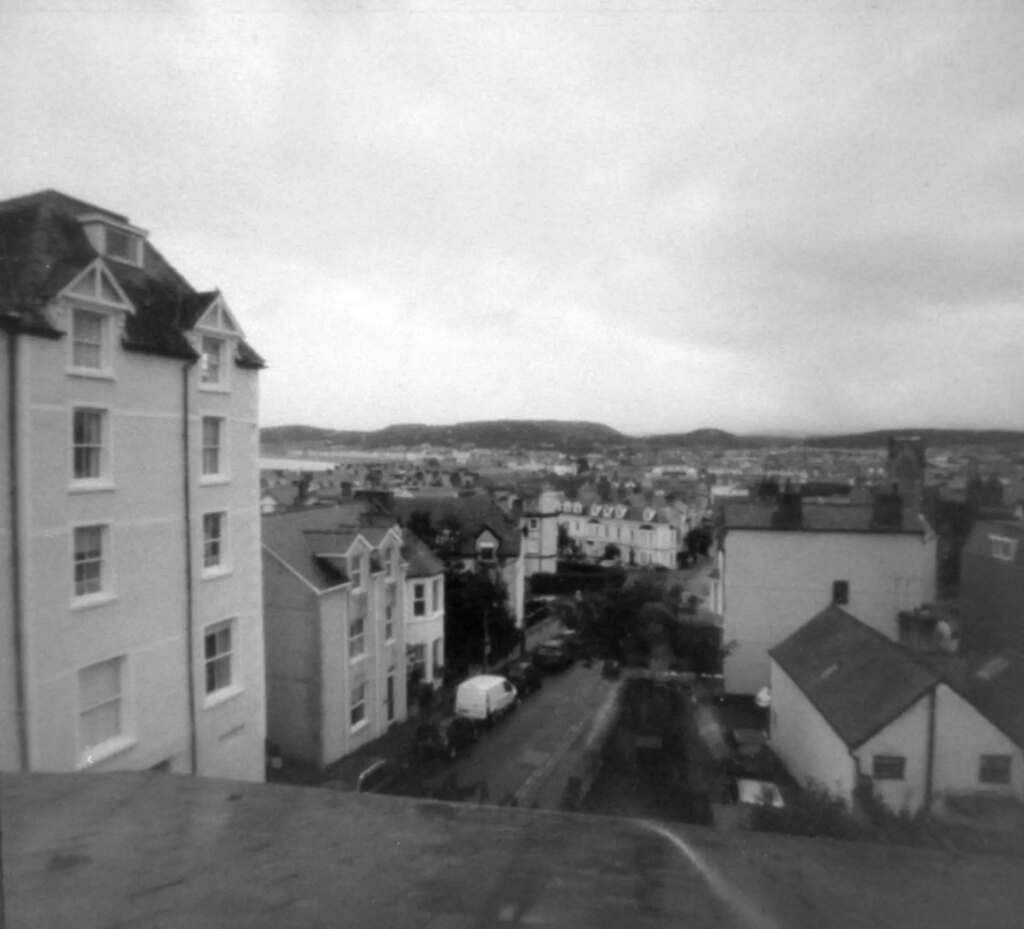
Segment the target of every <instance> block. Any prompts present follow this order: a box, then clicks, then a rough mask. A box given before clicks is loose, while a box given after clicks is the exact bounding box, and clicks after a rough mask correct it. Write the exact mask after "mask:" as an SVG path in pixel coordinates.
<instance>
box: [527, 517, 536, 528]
mask: <svg viewBox="0 0 1024 929" xmlns="http://www.w3.org/2000/svg"><path fill="white" fill-rule="evenodd" d="M528 525H529V527H530V528H531V529H536V528H537V520H535V519H531V520H530V521H529V523H528Z"/></svg>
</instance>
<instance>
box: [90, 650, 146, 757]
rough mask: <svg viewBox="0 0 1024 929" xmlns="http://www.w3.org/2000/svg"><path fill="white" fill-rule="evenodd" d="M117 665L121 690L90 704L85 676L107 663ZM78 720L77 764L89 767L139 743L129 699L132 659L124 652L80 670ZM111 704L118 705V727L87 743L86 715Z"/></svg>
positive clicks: (118, 685)
mask: <svg viewBox="0 0 1024 929" xmlns="http://www.w3.org/2000/svg"><path fill="white" fill-rule="evenodd" d="M109 665H113V666H114V667H116V669H117V693H116V694H115V695H113V696H111V697H107V698H106V699H103V700H98V701H95V702H92V703H90V704H88V705H85V704H84V701H83V690H84V689H85V688H84V687H83V676H84V675H86V674H88V672H90V671H94V670H96V669H98V668H101V667H103V666H109ZM77 683H78V722H77V724H76V732H77V735H76V739H77V767H78V768H88V767H91V766H92V765H95V764H98V763H99V762H101V761H103V760H104V759H106V758H109V757H111V756H112V755H116V754H118V753H120V752H123V751H125V750H127V749H129V748H131V747H132V746H133V745H134V744H135V739H134V737H133V736H132V725H131V724H132V719H131V713H130V710H131V707H130V703H129V700H128V694H129V693H130V681H129V677H128V661H127V658H126V657H125V656H124V655H116V656H114V657H112V658H107V659H105V660H104V661H97V662H95V663H94V664H91V665H87V666H86V667H84V668H80V669H79V670H78V678H77ZM111 704H116V705H117V731H116V732H115V733H113V734H111V735H110V736H109V737H107V738H105V739H103V740H102V741H100V742H96V743H94V744H91V745H87V744H85V740H84V738H83V725H82V722H83V718H84V717H85V716H86V715H88V714H92V713H96V712H97V711H100V710H102V709H103V708H104V707H107V706H110V705H111Z"/></svg>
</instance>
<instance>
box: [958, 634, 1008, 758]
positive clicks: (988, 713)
mask: <svg viewBox="0 0 1024 929" xmlns="http://www.w3.org/2000/svg"><path fill="white" fill-rule="evenodd" d="M954 689H958V688H954ZM961 693H962V695H963V696H964V697H965V698H966V699H967V700H968V701H969V702H970V703H971V705H972V706H973V707H974V708H975V709H976V710H977V711H978V712H979V713H981V715H982V716H984V717H985V718H986V719H987V720H988V721H989V722H990V723H992V725H994V726H995V727H996V728H997V729H999V730H1000V731H1001V732H1003V733H1004V734H1005V735H1006V736H1007V737H1008V738H1010V739H1012V740H1013V741H1014V743H1015V744H1016V745H1018V746H1020V747H1021V748H1024V655H1020V654H1019V653H1017V652H1014V651H1006V652H1002V653H1000V654H999V655H996V656H989V657H987V658H985V659H984V660H983V661H981V662H980V663H979V664H978V665H977V667H975V668H974V670H973V671H972V673H971V674H970V676H969V677H968V679H967V681H966V682H965V684H964V686H963V688H962V690H961Z"/></svg>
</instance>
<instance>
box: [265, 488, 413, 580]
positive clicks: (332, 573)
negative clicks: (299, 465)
mask: <svg viewBox="0 0 1024 929" xmlns="http://www.w3.org/2000/svg"><path fill="white" fill-rule="evenodd" d="M362 513H363V507H362V506H360V505H358V504H354V505H353V504H349V505H346V506H332V507H311V508H309V509H304V510H294V511H292V512H290V513H274V514H268V515H265V516H263V517H262V519H261V526H262V536H263V546H264V548H267V549H269V550H270V551H271V552H273V554H274V555H276V556H277V557H278V558H279V559H281V561H283V562H284V563H285V564H287V565H288V566H289V567H290V568H292V569H293V570H294V571H295V572H297V573H298V574H299V575H300V576H301V577H303V578H304V579H305V580H306V581H308V582H309V583H310V584H311V585H312V586H313V587H315V588H316V589H317V590H327V589H328V588H330V587H336V586H337V585H338V584H341V583H344V582H345V581H346V580H348V577H347V573H346V571H347V565H346V564H345V561H344V559H338V558H332V557H330V556H335V555H342V554H344V553H345V552H347V551H348V549H349V548H350V547H351V545H352V543H353V542H355V540H356V539H357V538H359V537H362V538H364V539H366V541H367V542H368V543H369V544H370V545H371V546H372V547H374V548H376V547H377V546H378V545H380V543H381V542H382V541H383V540H384V537H385V536H386V535H387V534H388V532H389V531H390V529H391V528H393V526H382V525H370V526H366V525H363V524H362Z"/></svg>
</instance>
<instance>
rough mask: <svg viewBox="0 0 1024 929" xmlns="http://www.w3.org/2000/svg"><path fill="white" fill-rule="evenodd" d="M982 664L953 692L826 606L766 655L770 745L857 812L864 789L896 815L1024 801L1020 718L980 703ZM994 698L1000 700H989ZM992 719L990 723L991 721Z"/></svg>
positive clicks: (987, 676) (1009, 709) (984, 682)
mask: <svg viewBox="0 0 1024 929" xmlns="http://www.w3.org/2000/svg"><path fill="white" fill-rule="evenodd" d="M1022 670H1024V669H1022V668H1021V667H1019V666H1017V667H1012V666H1011V665H1010V663H1009V662H1006V663H1005V664H1004V665H998V666H993V665H991V664H988V665H986V666H984V667H983V668H981V669H980V671H979V673H980V676H979V674H974V675H969V676H967V677H965V678H963V680H962V681H961V682H960V683H958V684H957V685H954V684H952V683H950V682H947V680H946V679H945V677H944V675H943V674H942V673H941V671H940V670H938V669H937V668H936V667H935V666H932V665H929V664H927V663H925V662H924V661H922V660H921V659H920V658H918V657H916V656H915V655H914V654H913V653H911V652H909V651H908V650H907V649H905V648H903V647H902V646H900V645H898V644H896V643H895V642H893V641H891V640H890V639H888V638H886V637H885V636H884V635H882V634H881V633H879V632H877V631H876V630H874V629H871V628H870V627H868V626H867V625H865V624H864V623H862V622H860V621H858V620H856V619H854V618H853V617H852V616H851V615H850V614H849V613H847V612H845V611H844V610H842V609H840V608H839V607H836V606H830V607H827V608H826V609H825V610H823V611H822V612H821V613H819V614H818V615H817V616H815V617H814V618H813V619H812V620H810V621H809V622H807V623H805V624H804V625H803V626H801V627H800V628H799V629H798V630H797V631H796V632H794V633H793V634H792V635H791V636H789V637H788V638H787V639H786V640H785V641H784V642H782V643H781V644H779V645H778V646H776V647H775V648H773V649H772V651H771V693H772V710H771V746H772V749H773V750H774V751H775V753H776V754H777V755H778V756H779V758H780V759H781V760H782V761H783V762H784V763H785V765H786V767H787V768H788V769H789V771H790V773H791V774H793V776H794V777H796V778H797V780H799V781H801V782H802V783H805V784H811V783H817V784H819V785H821V786H823V787H825V788H826V789H827V790H828V791H829V792H831V793H833V794H834V795H836V796H839V797H842V798H843V799H844V800H845V801H846V802H847V803H852V802H853V801H854V798H855V792H856V790H857V787H858V785H861V786H862V787H864V786H871V787H873V789H874V791H875V793H876V794H877V795H878V797H879V798H880V799H881V800H882V801H883V802H884V803H885V804H886V805H887V806H889V807H890V808H891V809H893V810H895V811H901V810H907V811H909V812H916V811H917V810H919V809H922V808H928V809H932V810H935V811H941V810H942V808H943V807H944V805H945V802H946V801H947V800H949V799H953V798H957V797H963V796H979V795H984V796H1007V797H1015V798H1018V799H1020V798H1021V797H1022V794H1024V753H1022V751H1021V745H1022V743H1024V731H1022V727H1021V722H1022V720H1024V714H1022V713H1021V711H1020V709H1019V703H1018V704H1017V706H1011V705H1002V704H1004V703H1005V701H1002V700H998V699H995V700H994V699H987V698H989V697H990V694H989V693H988V691H989V687H990V685H991V683H992V679H993V676H998V674H999V673H1000V672H1003V673H1005V674H1007V675H1008V676H1014V675H1015V680H1016V684H1017V686H1016V690H1017V691H1018V696H1019V692H1020V691H1021V689H1022V688H1021V686H1020V684H1021V683H1024V673H1022ZM996 696H998V695H996ZM993 710H994V711H995V712H992V711H993Z"/></svg>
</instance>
